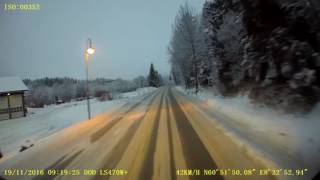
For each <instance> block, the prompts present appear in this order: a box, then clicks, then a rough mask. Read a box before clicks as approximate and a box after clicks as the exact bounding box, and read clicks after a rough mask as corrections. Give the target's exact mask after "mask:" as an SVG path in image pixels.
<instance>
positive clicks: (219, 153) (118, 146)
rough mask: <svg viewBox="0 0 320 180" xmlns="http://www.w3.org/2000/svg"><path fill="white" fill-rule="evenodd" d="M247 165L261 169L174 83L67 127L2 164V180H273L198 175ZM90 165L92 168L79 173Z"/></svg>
mask: <svg viewBox="0 0 320 180" xmlns="http://www.w3.org/2000/svg"><path fill="white" fill-rule="evenodd" d="M245 168H247V169H248V168H256V169H259V168H263V167H261V165H259V164H258V162H256V161H254V160H252V159H250V157H249V156H248V155H246V153H245V150H244V149H241V148H239V147H238V146H237V145H236V144H235V143H233V142H232V140H230V137H228V136H226V135H225V134H224V132H223V130H222V129H221V128H219V127H218V126H216V125H215V124H214V123H213V121H212V120H210V119H209V118H208V116H207V115H206V114H205V113H204V112H203V111H201V109H200V108H199V107H197V104H196V103H194V102H193V101H192V100H191V99H190V98H188V97H186V96H185V95H183V94H182V93H181V92H179V91H177V90H176V89H175V88H173V87H162V88H159V89H158V90H157V91H155V92H153V93H151V94H148V95H145V96H144V97H141V98H136V99H134V100H129V101H128V103H127V104H125V105H124V106H122V107H121V108H118V109H113V110H111V111H108V112H106V113H104V114H101V115H99V116H97V117H95V118H93V119H92V120H89V121H85V122H82V123H79V124H76V125H74V126H71V127H69V128H66V129H64V130H62V131H60V132H58V133H56V134H54V135H51V136H49V137H47V138H44V139H42V140H40V141H39V142H37V143H36V144H35V146H34V147H32V148H30V149H28V150H26V151H24V152H22V153H20V154H18V155H16V156H14V157H12V158H10V159H8V160H6V161H4V162H1V163H0V171H1V176H2V178H5V179H35V180H37V179H130V180H131V179H132V180H151V179H155V180H156V179H157V180H176V179H186V180H187V179H191V180H192V179H200V180H205V179H217V180H220V179H270V178H271V177H270V176H260V177H256V176H218V175H211V176H210V175H204V170H215V169H245ZM5 169H18V170H19V169H24V170H26V169H29V170H45V172H49V171H50V172H51V174H50V175H48V174H47V173H45V174H44V175H39V174H38V175H37V174H32V173H31V174H30V175H29V176H5V175H4V174H3V172H4V170H5ZM90 169H95V170H97V174H95V175H94V174H92V175H83V172H84V171H85V170H90ZM108 169H111V170H113V169H118V170H126V171H127V174H125V175H113V176H110V175H107V174H106V173H105V172H104V171H102V172H101V171H100V170H108ZM52 170H64V171H65V170H69V171H67V174H68V175H63V171H52ZM183 170H193V172H194V173H195V172H197V170H199V171H198V172H200V174H194V175H193V176H191V175H190V176H189V175H184V174H183V172H186V171H183ZM79 171H80V173H81V174H80V175H77V173H78V172H79ZM65 172H66V171H65ZM87 172H88V171H87ZM28 174H29V173H28ZM0 179H1V178H0Z"/></svg>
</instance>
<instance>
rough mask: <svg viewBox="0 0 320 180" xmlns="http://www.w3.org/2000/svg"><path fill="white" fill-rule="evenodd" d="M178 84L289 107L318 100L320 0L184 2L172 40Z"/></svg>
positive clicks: (300, 109)
mask: <svg viewBox="0 0 320 180" xmlns="http://www.w3.org/2000/svg"><path fill="white" fill-rule="evenodd" d="M168 52H169V55H170V60H169V62H170V64H171V76H172V78H173V80H174V81H175V83H176V84H178V85H183V86H185V87H186V88H193V89H195V93H197V92H198V91H199V90H201V88H211V89H212V91H214V93H217V94H219V95H221V96H223V97H234V96H238V95H245V96H248V97H249V98H250V99H251V100H252V102H253V103H256V104H260V105H265V106H269V107H273V108H280V109H282V110H284V111H287V112H306V111H310V110H311V109H312V108H313V107H314V106H315V104H317V103H318V102H319V100H320V97H319V96H320V89H319V88H320V2H319V1H317V0H304V1H301V0H292V1H291V0H290V1H288V0H268V1H265V0H211V1H210V0H208V1H206V2H205V4H204V5H203V9H202V12H201V13H198V12H195V10H194V9H193V8H192V7H190V5H188V4H185V5H183V6H181V7H180V10H179V12H178V14H177V16H176V19H175V22H174V24H173V30H172V38H171V42H170V44H169V47H168Z"/></svg>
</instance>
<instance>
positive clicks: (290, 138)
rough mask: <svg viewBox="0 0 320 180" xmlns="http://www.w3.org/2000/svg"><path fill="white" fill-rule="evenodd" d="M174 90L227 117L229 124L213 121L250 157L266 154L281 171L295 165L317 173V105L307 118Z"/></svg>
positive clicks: (236, 100)
mask: <svg viewBox="0 0 320 180" xmlns="http://www.w3.org/2000/svg"><path fill="white" fill-rule="evenodd" d="M177 89H178V90H179V91H181V92H184V93H186V94H189V96H192V98H195V99H197V100H201V102H202V103H204V104H206V106H207V107H208V109H209V111H213V110H214V111H219V112H221V113H222V114H224V115H226V116H228V117H229V118H227V120H228V121H232V122H225V120H222V121H221V120H220V121H219V120H217V119H215V121H218V123H219V124H221V126H222V127H223V128H225V129H226V131H227V133H228V134H230V136H232V137H233V138H234V139H235V140H236V141H239V142H241V143H242V144H243V145H245V146H247V147H249V148H250V149H251V151H252V153H253V154H255V153H256V154H260V155H261V154H265V153H267V155H266V157H267V158H270V159H271V160H272V161H275V162H274V163H276V164H277V165H278V166H280V167H281V166H284V167H285V166H290V165H292V164H291V163H296V165H297V166H305V168H307V167H312V168H313V170H319V169H320V132H319V129H320V104H318V105H317V106H316V107H315V108H314V109H313V111H312V112H310V113H308V114H285V113H282V112H280V111H276V110H272V109H269V108H266V107H258V106H255V105H253V104H251V103H250V100H249V99H248V98H247V97H245V96H241V97H235V98H223V97H219V96H215V95H213V93H212V92H209V91H208V90H203V91H201V92H200V93H199V94H198V96H196V95H194V94H193V95H190V91H189V92H186V91H185V90H184V89H183V88H181V87H177ZM231 124H232V125H233V126H232V125H231ZM235 129H238V130H235ZM261 144H264V146H261ZM278 150H279V151H281V153H279V151H278ZM284 154H286V155H287V158H294V159H290V161H288V159H285V157H284V156H282V155H284Z"/></svg>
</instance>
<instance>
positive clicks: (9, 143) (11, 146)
mask: <svg viewBox="0 0 320 180" xmlns="http://www.w3.org/2000/svg"><path fill="white" fill-rule="evenodd" d="M155 89H156V88H141V89H138V90H137V91H134V92H129V93H124V94H123V97H126V98H129V97H130V98H133V97H139V96H142V95H145V94H147V93H150V92H152V91H154V90H155ZM90 102H91V116H92V117H94V116H96V115H98V114H101V113H103V112H106V111H109V110H111V109H116V108H120V107H121V106H123V105H124V104H125V103H127V102H128V99H116V100H112V101H103V102H100V101H97V100H96V99H91V100H90ZM28 112H29V113H28V115H27V117H22V118H17V119H11V120H5V121H0V149H1V152H2V153H3V154H4V155H5V156H6V155H7V154H8V153H15V152H17V151H19V149H20V147H21V146H22V145H26V146H29V145H30V144H34V143H35V142H36V141H38V140H39V139H41V138H43V137H46V136H49V135H51V134H53V133H55V132H57V131H60V130H62V129H64V128H66V127H68V126H71V125H73V124H75V123H79V122H81V121H84V120H87V118H88V114H87V113H88V112H87V101H86V100H84V101H77V102H70V103H65V104H60V105H55V104H54V105H50V106H45V107H44V108H28Z"/></svg>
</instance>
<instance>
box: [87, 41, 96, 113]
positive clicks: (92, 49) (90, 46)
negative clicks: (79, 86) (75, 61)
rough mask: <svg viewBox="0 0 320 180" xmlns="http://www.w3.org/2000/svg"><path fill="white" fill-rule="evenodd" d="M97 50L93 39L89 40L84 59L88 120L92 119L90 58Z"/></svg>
mask: <svg viewBox="0 0 320 180" xmlns="http://www.w3.org/2000/svg"><path fill="white" fill-rule="evenodd" d="M94 52H95V49H94V48H93V45H92V41H91V39H88V40H87V45H86V50H85V52H84V59H85V64H86V96H87V107H88V119H91V109H90V97H89V56H90V55H92V54H94Z"/></svg>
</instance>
